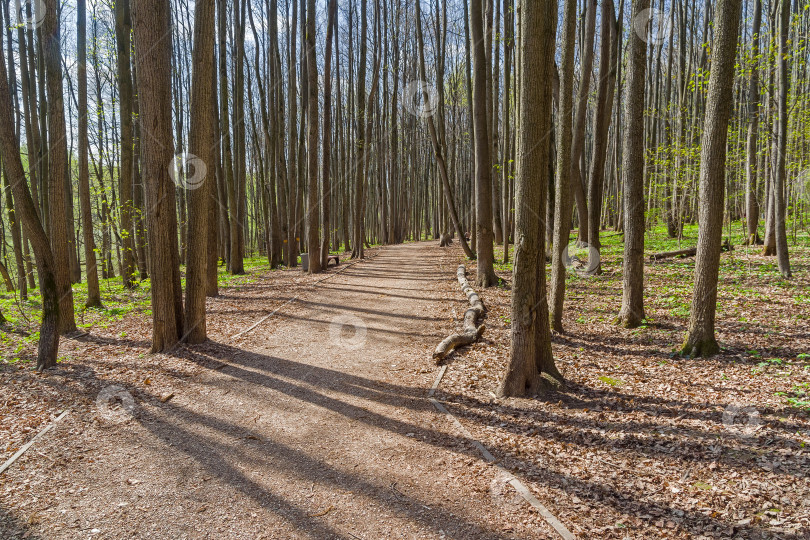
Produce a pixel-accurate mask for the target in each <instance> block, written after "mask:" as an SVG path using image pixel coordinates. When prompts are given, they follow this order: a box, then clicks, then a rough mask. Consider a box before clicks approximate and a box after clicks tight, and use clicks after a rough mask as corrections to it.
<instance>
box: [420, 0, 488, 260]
mask: <svg viewBox="0 0 810 540" xmlns="http://www.w3.org/2000/svg"><path fill="white" fill-rule="evenodd" d="M415 5H416V40H417V44H418V47H419V73H420V76H421V77H422V85H423V88H421V90H422V98H423V99H424V100H425V102H427V101H428V100H429V96H428V92H427V73H426V70H425V41H424V37H423V34H422V11H421V8H420V7H419V2H417V3H416V4H415ZM439 84H441V82H440V83H439ZM425 121H426V122H427V125H428V131H430V140H431V143H432V144H433V152H434V154H435V156H436V162H437V163H438V166H439V174H440V176H441V179H442V190H443V191H444V199H445V202H446V203H447V208H448V210H449V211H450V219H451V220H452V221H453V227H455V229H456V233H457V234H458V241H459V242H461V248H462V249H463V250H464V255H466V256H467V258H468V259H472V260H475V253H473V251H472V250H471V249H470V245H469V244H468V243H467V239H466V238H465V236H464V229H463V228H462V226H461V221H460V220H459V218H458V211H457V210H456V202H455V200H454V198H453V192H452V191H451V188H450V178H449V177H448V174H447V164H446V163H445V161H444V154H443V152H442V147H441V144H440V142H439V137H438V134H437V132H436V126H435V124H434V123H433V117H432V116H431V115H426V118H425ZM441 245H442V247H445V246H446V245H449V243H447V244H446V243H444V242H442V243H441Z"/></svg>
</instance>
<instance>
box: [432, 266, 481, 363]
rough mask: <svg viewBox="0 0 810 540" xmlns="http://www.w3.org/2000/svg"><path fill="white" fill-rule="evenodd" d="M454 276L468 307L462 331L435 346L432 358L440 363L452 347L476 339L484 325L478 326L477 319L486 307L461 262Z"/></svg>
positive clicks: (454, 347)
mask: <svg viewBox="0 0 810 540" xmlns="http://www.w3.org/2000/svg"><path fill="white" fill-rule="evenodd" d="M456 277H458V283H459V285H461V290H462V291H464V294H466V295H467V300H469V301H470V307H469V308H468V309H467V311H466V312H465V313H464V330H463V331H462V333H460V334H452V335H450V336H447V337H446V338H445V339H444V341H442V342H441V343H439V345H438V346H437V347H436V350H435V351H434V353H433V359H434V360H435V361H436V363H437V364H439V363H441V361H442V360H444V359H445V357H446V356H447V355H448V354H450V353H451V352H452V351H453V350H454V349H456V348H458V347H461V346H463V345H469V344H470V343H474V342H475V341H477V340H478V339H479V338H480V337H481V336H482V335H483V333H484V330H485V326H484V325H483V324H482V325H480V326H478V324H477V321H478V319H479V318H480V317H481V316H483V315H484V313H485V312H486V309H485V308H484V303H483V302H482V301H481V298H480V297H479V296H478V293H476V292H475V290H474V289H473V288H472V286H471V285H470V282H469V281H467V270H466V268H465V267H464V265H463V264H460V265H459V266H458V270H457V271H456Z"/></svg>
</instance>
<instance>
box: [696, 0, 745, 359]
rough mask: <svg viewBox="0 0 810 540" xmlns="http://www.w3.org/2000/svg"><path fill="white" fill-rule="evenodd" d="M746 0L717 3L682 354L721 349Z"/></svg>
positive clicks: (721, 0) (709, 354)
mask: <svg viewBox="0 0 810 540" xmlns="http://www.w3.org/2000/svg"><path fill="white" fill-rule="evenodd" d="M741 5H742V1H741V0H720V1H719V2H717V11H716V12H715V23H714V25H715V26H714V42H713V43H712V53H713V54H712V66H711V75H710V77H709V93H708V96H707V98H706V120H705V127H704V131H703V140H702V141H701V145H700V147H701V156H700V163H701V165H700V197H699V198H700V208H699V218H698V219H699V220H700V230H699V231H698V245H697V259H696V261H695V286H694V291H693V297H692V309H691V315H690V318H689V332H688V334H687V336H686V341H685V342H684V346H683V351H682V354H684V355H686V356H692V357H697V356H704V357H706V356H711V355H713V354H716V353H718V352H719V351H720V346H719V345H718V344H717V340H716V339H715V336H714V322H715V315H716V310H717V278H718V273H719V270H720V245H721V239H722V236H723V204H724V198H725V181H726V179H725V170H726V143H727V139H728V124H729V117H730V116H731V108H732V103H733V101H732V97H733V87H734V64H735V56H736V50H737V31H738V26H739V23H740V11H741Z"/></svg>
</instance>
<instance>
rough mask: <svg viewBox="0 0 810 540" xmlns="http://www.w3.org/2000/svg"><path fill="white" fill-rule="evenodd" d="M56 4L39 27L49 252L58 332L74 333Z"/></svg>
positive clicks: (51, 0) (52, 0) (48, 5)
mask: <svg viewBox="0 0 810 540" xmlns="http://www.w3.org/2000/svg"><path fill="white" fill-rule="evenodd" d="M58 7H59V6H58V2H57V1H56V0H46V1H45V3H44V9H45V18H44V20H43V23H42V27H41V29H40V30H41V31H42V38H43V43H42V49H43V55H44V59H45V70H46V72H47V79H48V81H47V96H48V113H47V116H48V130H49V132H48V144H49V151H48V155H49V168H48V193H49V202H50V205H49V215H50V235H49V236H50V239H51V249H52V250H53V258H54V263H55V265H56V266H55V267H54V272H55V274H56V287H57V290H58V291H59V312H60V313H59V332H60V333H61V334H68V333H70V332H74V331H76V319H75V316H74V313H73V292H72V287H71V285H72V284H71V279H70V268H71V267H70V252H69V251H70V245H71V243H70V236H71V235H70V232H69V231H70V230H71V229H72V224H71V223H68V220H67V209H66V208H67V200H68V197H67V193H65V191H66V187H67V186H66V183H65V178H66V177H67V174H68V156H67V144H66V142H65V141H66V136H65V134H66V133H67V131H66V128H65V105H64V97H63V96H64V93H63V91H62V53H61V52H60V41H59V39H60V37H59V16H58V14H59V11H58Z"/></svg>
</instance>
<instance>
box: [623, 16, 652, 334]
mask: <svg viewBox="0 0 810 540" xmlns="http://www.w3.org/2000/svg"><path fill="white" fill-rule="evenodd" d="M649 7H650V0H633V20H636V18H638V17H644V16H645V10H648V8H649ZM646 13H649V11H647V12H646ZM627 62H628V64H629V65H628V71H627V96H628V99H627V105H626V110H625V118H626V119H627V126H626V128H625V132H624V151H623V155H624V165H623V167H622V169H623V170H624V175H625V180H624V233H625V234H624V272H623V273H624V276H623V278H624V283H623V288H622V291H623V292H622V308H621V311H620V312H619V317H618V319H617V323H618V324H620V325H622V326H625V327H626V328H636V327H637V326H639V325H640V324H641V321H643V320H644V92H645V91H644V86H645V74H646V69H647V43H646V41H645V39H644V37H643V36H641V35H639V33H638V31H636V30H635V28H633V29H631V30H630V50H629V52H628V61H627Z"/></svg>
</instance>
